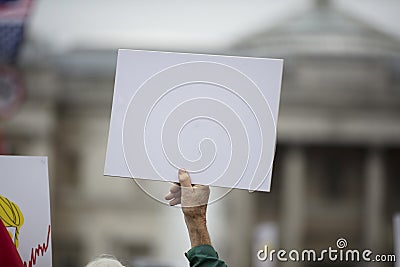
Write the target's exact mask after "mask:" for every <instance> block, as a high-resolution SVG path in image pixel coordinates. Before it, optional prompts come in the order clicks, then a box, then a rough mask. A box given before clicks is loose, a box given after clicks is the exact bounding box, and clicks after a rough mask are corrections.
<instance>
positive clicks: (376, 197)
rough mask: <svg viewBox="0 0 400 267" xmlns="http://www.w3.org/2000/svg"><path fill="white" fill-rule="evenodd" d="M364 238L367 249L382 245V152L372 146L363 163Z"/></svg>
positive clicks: (383, 186)
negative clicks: (364, 181)
mask: <svg viewBox="0 0 400 267" xmlns="http://www.w3.org/2000/svg"><path fill="white" fill-rule="evenodd" d="M365 168H366V169H365V175H366V183H365V186H366V187H365V197H366V200H365V204H366V206H365V215H366V216H365V220H364V221H365V238H366V245H367V247H368V249H371V250H372V251H376V252H378V251H377V250H379V249H380V248H382V246H383V243H382V242H383V238H382V236H383V233H382V230H383V229H384V221H383V220H384V219H383V217H384V204H385V203H384V202H385V201H384V193H385V192H384V190H385V174H384V159H383V153H382V151H381V150H380V149H379V148H372V149H370V150H369V151H368V153H367V158H366V164H365Z"/></svg>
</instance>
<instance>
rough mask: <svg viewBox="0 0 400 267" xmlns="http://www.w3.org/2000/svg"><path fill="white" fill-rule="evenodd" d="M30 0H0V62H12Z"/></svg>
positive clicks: (21, 35) (15, 54)
mask: <svg viewBox="0 0 400 267" xmlns="http://www.w3.org/2000/svg"><path fill="white" fill-rule="evenodd" d="M31 2H32V1H31V0H0V63H2V64H7V63H13V62H14V61H15V60H16V57H17V53H18V48H19V46H20V44H21V41H22V37H23V29H24V24H25V21H26V18H27V15H28V11H29V9H30V7H31Z"/></svg>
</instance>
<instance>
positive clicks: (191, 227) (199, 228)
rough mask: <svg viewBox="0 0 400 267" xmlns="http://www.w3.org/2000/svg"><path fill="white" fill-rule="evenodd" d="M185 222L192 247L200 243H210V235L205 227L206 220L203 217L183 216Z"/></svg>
mask: <svg viewBox="0 0 400 267" xmlns="http://www.w3.org/2000/svg"><path fill="white" fill-rule="evenodd" d="M185 223H186V226H187V229H188V232H189V238H190V243H191V246H192V247H196V246H200V245H211V240H210V236H209V234H208V229H207V221H206V218H205V216H204V217H190V216H185Z"/></svg>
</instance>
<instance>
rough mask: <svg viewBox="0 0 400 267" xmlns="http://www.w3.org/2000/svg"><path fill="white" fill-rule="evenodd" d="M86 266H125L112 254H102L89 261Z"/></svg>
mask: <svg viewBox="0 0 400 267" xmlns="http://www.w3.org/2000/svg"><path fill="white" fill-rule="evenodd" d="M86 267H125V266H123V265H122V264H121V263H120V262H119V261H118V260H117V259H115V258H114V257H112V256H105V255H102V256H100V257H98V258H97V259H94V260H93V261H91V262H89V263H88V264H87V265H86Z"/></svg>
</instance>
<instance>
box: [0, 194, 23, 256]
mask: <svg viewBox="0 0 400 267" xmlns="http://www.w3.org/2000/svg"><path fill="white" fill-rule="evenodd" d="M0 219H1V220H2V221H3V223H4V226H5V227H6V228H7V231H8V233H9V234H10V237H11V239H12V240H13V242H14V244H15V246H16V247H17V248H18V243H19V242H18V236H19V232H20V231H21V227H22V225H23V224H24V215H23V214H22V211H21V209H20V208H19V207H18V205H17V204H15V203H14V202H12V201H11V200H9V199H7V198H6V197H4V196H1V195H0Z"/></svg>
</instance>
